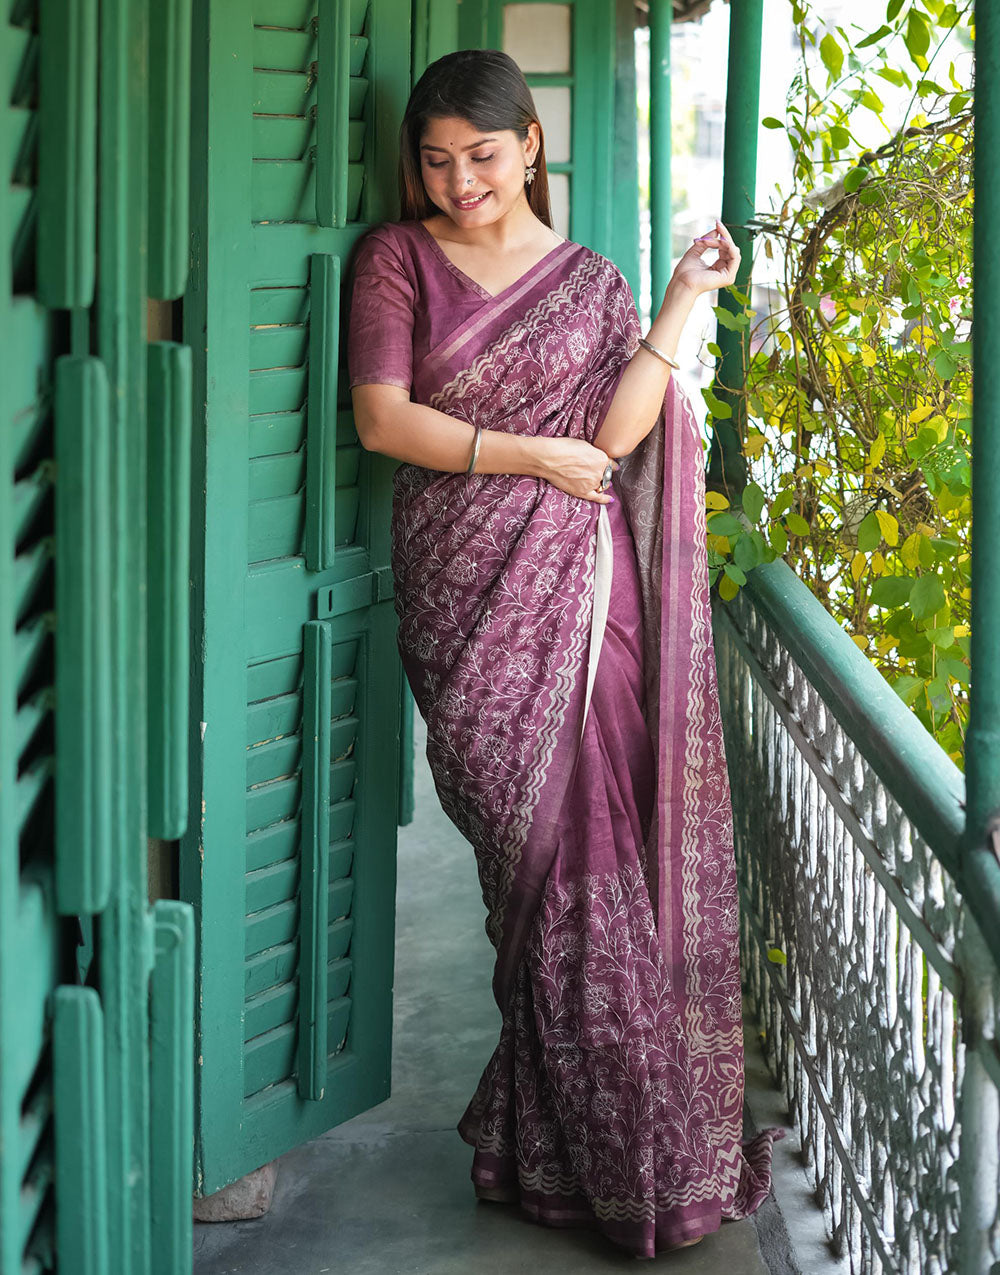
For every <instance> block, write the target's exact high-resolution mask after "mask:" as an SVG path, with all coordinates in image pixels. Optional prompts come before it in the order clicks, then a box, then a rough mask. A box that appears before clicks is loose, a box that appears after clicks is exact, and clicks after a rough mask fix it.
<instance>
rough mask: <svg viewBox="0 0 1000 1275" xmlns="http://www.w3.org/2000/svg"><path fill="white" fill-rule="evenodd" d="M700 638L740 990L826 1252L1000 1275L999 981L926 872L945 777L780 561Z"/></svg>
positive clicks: (937, 844) (910, 720) (945, 824)
mask: <svg viewBox="0 0 1000 1275" xmlns="http://www.w3.org/2000/svg"><path fill="white" fill-rule="evenodd" d="M715 632H716V652H717V659H718V666H719V679H720V693H721V697H722V708H723V717H724V722H725V728H726V744H727V751H728V753H729V759H730V772H731V777H732V786H733V807H734V814H735V830H736V854H737V864H738V871H739V878H740V891H741V918H742V919H741V925H742V944H743V970H744V981H745V984H746V986H747V991H748V994H749V997H750V998H751V1001H752V1003H753V1005H754V1007H755V1010H756V1013H757V1017H758V1020H759V1022H760V1024H761V1027H762V1029H763V1044H764V1052H765V1055H766V1058H767V1060H768V1064H769V1066H770V1068H771V1070H772V1072H773V1074H774V1077H775V1079H776V1081H777V1083H778V1084H779V1086H780V1087H781V1088H782V1089H783V1090H784V1092H785V1095H786V1097H787V1100H788V1104H789V1110H790V1111H791V1112H792V1114H793V1117H794V1119H795V1121H796V1124H797V1126H798V1131H799V1133H800V1136H801V1139H802V1146H803V1151H804V1155H805V1158H806V1162H807V1166H808V1169H809V1173H810V1176H811V1179H812V1182H813V1185H814V1187H815V1189H816V1192H817V1199H818V1200H819V1201H821V1203H822V1206H823V1210H824V1213H825V1215H826V1221H827V1229H828V1233H829V1236H830V1239H831V1243H832V1246H833V1249H834V1251H835V1252H836V1253H837V1254H838V1255H841V1256H843V1255H845V1254H846V1255H849V1257H850V1261H851V1269H852V1271H856V1272H863V1273H864V1275H868V1273H869V1272H871V1273H873V1275H878V1273H879V1272H883V1271H885V1272H900V1273H903V1275H956V1272H961V1273H962V1275H972V1273H973V1272H975V1273H976V1275H987V1273H988V1272H989V1273H991V1275H997V1273H998V1272H1000V1264H998V1258H1000V1218H998V1211H997V1200H998V1175H997V1161H998V1144H1000V1117H998V1105H997V1097H998V1085H1000V1054H998V1050H997V1030H996V1028H997V1005H998V1003H1000V996H998V988H1000V978H998V974H997V965H996V963H995V961H994V958H993V957H992V956H991V955H990V953H989V952H988V951H987V948H986V945H985V944H984V943H983V940H982V938H981V936H980V929H979V927H978V926H977V924H976V923H975V922H974V921H973V919H972V915H971V914H970V913H971V912H972V911H975V912H976V914H977V916H978V917H979V919H980V922H982V921H983V909H982V908H981V907H979V906H978V905H977V906H975V907H969V906H967V901H966V900H963V898H962V896H961V895H960V893H959V891H958V889H957V888H956V886H955V884H954V883H953V880H952V877H951V876H950V875H949V873H948V872H947V871H945V867H944V863H948V864H949V865H950V864H951V863H952V862H953V861H954V856H955V854H956V851H957V846H958V844H959V841H960V838H961V835H962V829H963V822H964V821H963V815H962V804H963V799H964V782H963V777H962V775H961V773H960V772H959V771H958V770H957V768H956V767H955V766H954V764H953V763H952V762H951V761H950V759H949V758H948V757H947V756H946V755H945V754H944V753H943V752H942V751H941V749H940V748H939V747H938V746H937V744H936V743H935V742H934V740H933V739H932V738H931V737H930V736H929V735H928V734H927V732H926V731H925V730H924V729H923V727H922V726H921V725H920V724H919V722H917V720H916V719H915V718H914V717H913V716H912V715H911V714H910V712H909V710H908V709H906V708H905V706H904V705H903V704H902V702H901V701H900V700H899V699H898V698H897V697H896V696H895V695H894V693H893V692H892V691H891V689H890V688H889V687H888V686H887V685H886V683H885V682H884V681H883V679H882V678H881V677H880V676H879V674H878V673H877V672H876V671H875V669H874V668H873V667H872V666H871V664H870V663H869V662H868V660H867V659H866V658H865V657H864V655H863V654H862V653H861V652H860V651H859V650H858V648H857V647H856V646H855V645H854V643H852V642H851V641H850V639H849V638H848V637H847V635H846V634H845V633H844V632H843V630H841V629H840V628H839V626H838V625H837V624H836V622H835V621H834V620H833V619H832V618H831V617H830V616H829V615H828V614H827V612H826V611H825V610H824V609H823V608H822V606H821V605H820V604H819V603H818V602H817V601H816V599H815V598H814V597H813V596H812V594H811V593H809V591H808V590H807V589H806V588H805V586H804V585H803V584H802V583H801V582H800V581H799V580H797V579H796V578H795V576H794V575H793V574H792V572H791V571H790V570H789V569H788V567H787V566H786V565H785V564H784V563H781V562H778V563H774V564H772V565H770V566H768V567H762V568H759V569H758V570H757V571H755V572H754V573H753V576H752V577H751V583H750V585H748V586H747V588H746V589H744V590H743V591H742V593H741V596H740V597H739V598H738V599H737V600H736V601H734V602H732V603H730V604H728V605H726V604H720V605H719V606H718V608H717V611H716V617H715ZM977 903H978V901H977ZM990 946H993V944H991V945H990Z"/></svg>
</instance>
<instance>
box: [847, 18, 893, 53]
mask: <svg viewBox="0 0 1000 1275" xmlns="http://www.w3.org/2000/svg"><path fill="white" fill-rule="evenodd" d="M891 34H892V27H887V26H885V25H884V24H883V25H882V26H880V27H879V29H878V30H877V31H873V32H872V33H871V35H868V36H865V38H864V39H863V40H859V41H858V43H857V44H856V45H855V46H854V47H855V48H856V49H867V48H868V46H869V45H871V44H878V42H879V40H881V39H882V37H883V36H886V35H891Z"/></svg>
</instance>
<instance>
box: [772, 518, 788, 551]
mask: <svg viewBox="0 0 1000 1275" xmlns="http://www.w3.org/2000/svg"><path fill="white" fill-rule="evenodd" d="M770 536H771V547H772V548H773V549H774V551H775V553H776V554H778V555H779V557H780V556H781V555H782V554H784V552H785V550H786V549H787V548H788V532H787V531H786V530H785V529H784V527H783V526H782V525H781V523H780V522H776V523H774V524H772V526H771V529H770Z"/></svg>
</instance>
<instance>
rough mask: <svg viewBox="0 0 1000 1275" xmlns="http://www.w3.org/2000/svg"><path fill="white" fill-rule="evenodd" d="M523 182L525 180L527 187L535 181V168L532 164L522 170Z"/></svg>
mask: <svg viewBox="0 0 1000 1275" xmlns="http://www.w3.org/2000/svg"><path fill="white" fill-rule="evenodd" d="M524 180H525V182H526V183H527V185H529V186H530V185H531V183H532V182H533V181H534V180H535V166H534V164H529V165H528V167H527V168H526V169H525V170H524Z"/></svg>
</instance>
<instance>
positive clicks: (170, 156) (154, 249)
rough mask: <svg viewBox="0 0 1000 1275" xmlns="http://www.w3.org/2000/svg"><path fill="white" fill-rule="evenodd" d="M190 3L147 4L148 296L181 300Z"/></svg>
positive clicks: (188, 122)
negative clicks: (179, 298)
mask: <svg viewBox="0 0 1000 1275" xmlns="http://www.w3.org/2000/svg"><path fill="white" fill-rule="evenodd" d="M190 138H191V0H159V3H157V4H151V5H150V6H149V229H148V236H149V285H148V286H149V295H150V296H151V297H155V298H157V299H158V300H161V301H168V300H172V299H174V298H175V297H179V296H180V295H181V294H182V293H183V291H184V287H185V284H186V282H187V272H188V251H189V250H188V180H189V176H188V175H189V172H190V167H191V164H190V155H191V143H190Z"/></svg>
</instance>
